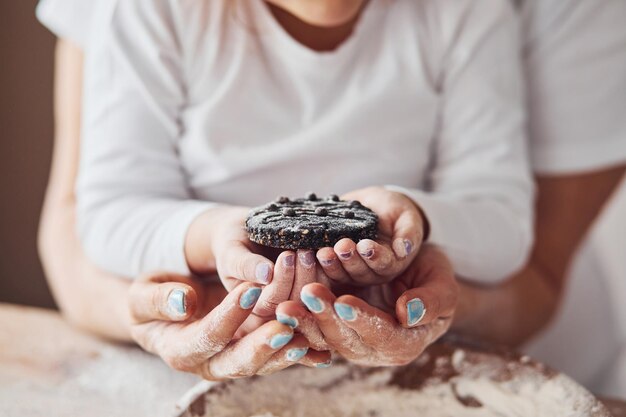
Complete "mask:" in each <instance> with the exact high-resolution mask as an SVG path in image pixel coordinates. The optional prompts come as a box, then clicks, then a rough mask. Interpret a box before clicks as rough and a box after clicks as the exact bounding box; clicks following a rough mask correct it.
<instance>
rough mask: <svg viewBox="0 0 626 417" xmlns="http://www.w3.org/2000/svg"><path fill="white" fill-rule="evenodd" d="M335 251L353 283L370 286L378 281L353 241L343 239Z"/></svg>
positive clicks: (336, 245)
mask: <svg viewBox="0 0 626 417" xmlns="http://www.w3.org/2000/svg"><path fill="white" fill-rule="evenodd" d="M333 249H334V251H335V253H336V254H337V258H338V259H339V260H340V261H341V264H342V266H343V269H344V270H345V271H346V272H347V273H348V275H349V276H350V278H351V281H352V282H355V283H362V284H368V285H369V284H374V283H376V282H377V281H378V280H377V278H378V277H377V276H376V274H374V273H373V271H372V270H371V269H370V267H369V266H367V264H366V263H365V261H363V259H362V258H361V256H360V255H359V254H358V252H357V247H356V244H355V243H354V242H353V241H352V240H350V239H341V240H340V241H339V242H337V243H336V244H335V247H334V248H333Z"/></svg>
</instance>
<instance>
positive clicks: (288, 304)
mask: <svg viewBox="0 0 626 417" xmlns="http://www.w3.org/2000/svg"><path fill="white" fill-rule="evenodd" d="M276 319H277V320H278V321H279V322H281V323H283V324H286V325H288V326H290V327H292V328H294V329H297V330H298V332H300V333H302V335H303V336H304V337H306V339H307V340H308V341H309V345H310V346H311V348H313V349H315V350H318V351H325V350H330V347H329V345H328V343H326V341H325V340H324V334H323V333H322V331H321V330H320V328H319V326H318V325H317V321H315V319H314V318H313V316H312V315H311V313H309V312H308V311H307V310H306V308H305V307H304V306H303V305H302V304H300V303H299V302H297V301H293V300H290V301H285V302H284V303H280V304H279V305H278V308H277V309H276Z"/></svg>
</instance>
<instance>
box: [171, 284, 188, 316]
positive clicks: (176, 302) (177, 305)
mask: <svg viewBox="0 0 626 417" xmlns="http://www.w3.org/2000/svg"><path fill="white" fill-rule="evenodd" d="M167 307H168V308H169V310H170V311H171V312H172V313H174V314H176V315H178V316H184V315H185V314H186V313H187V308H186V307H185V291H183V290H172V292H170V295H168V296H167Z"/></svg>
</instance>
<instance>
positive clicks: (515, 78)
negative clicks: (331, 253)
mask: <svg viewBox="0 0 626 417" xmlns="http://www.w3.org/2000/svg"><path fill="white" fill-rule="evenodd" d="M473 4H474V6H473V7H472V9H471V10H469V11H468V14H467V15H466V16H465V18H464V19H465V23H464V26H463V27H461V29H460V30H459V31H457V32H456V33H455V34H454V38H453V39H452V46H451V48H450V49H449V50H448V53H447V59H446V61H445V62H444V65H443V68H444V77H443V80H442V84H441V85H442V87H441V89H442V96H443V97H442V99H443V102H442V117H441V127H440V132H439V135H438V137H437V140H436V142H435V150H434V152H435V155H436V157H435V164H434V168H433V171H432V175H431V177H430V188H429V189H428V191H419V190H411V189H406V188H399V187H389V188H391V189H395V190H397V191H401V192H404V193H405V194H406V195H408V196H410V197H411V198H412V199H413V200H414V201H415V202H416V203H417V204H418V205H419V206H420V207H421V208H422V210H423V211H424V213H425V215H426V217H427V218H428V221H429V223H430V228H431V234H430V237H429V242H430V243H432V244H435V245H437V246H439V247H440V248H441V249H443V251H444V252H445V253H446V254H447V255H448V257H449V258H450V260H451V262H452V264H453V266H454V268H455V271H456V273H457V274H458V275H459V276H461V277H463V278H465V279H469V280H472V281H476V282H479V283H483V284H494V283H497V282H498V281H499V280H501V279H503V278H506V277H507V276H509V275H510V274H512V273H514V272H515V271H516V270H518V269H519V268H521V267H522V266H523V265H524V264H525V262H526V260H527V256H528V253H529V251H530V247H531V243H532V242H531V241H532V200H533V198H532V197H533V184H532V179H531V175H530V169H529V166H528V160H527V149H526V145H527V144H526V136H525V111H524V98H523V82H522V76H521V63H520V60H521V51H520V46H519V25H518V24H517V19H516V15H515V13H514V11H513V10H512V8H511V7H510V5H509V2H508V1H499V0H479V1H476V2H473Z"/></svg>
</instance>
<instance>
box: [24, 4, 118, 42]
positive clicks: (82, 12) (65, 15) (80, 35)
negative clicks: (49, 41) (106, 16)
mask: <svg viewBox="0 0 626 417" xmlns="http://www.w3.org/2000/svg"><path fill="white" fill-rule="evenodd" d="M99 1H108V0H40V1H39V3H38V4H37V9H36V15H37V19H38V20H39V21H40V22H41V23H42V24H43V25H44V26H45V27H47V28H48V29H49V30H50V31H51V32H52V33H54V34H55V35H56V36H57V37H59V38H62V39H65V40H69V41H71V42H73V43H74V44H76V45H78V46H79V47H81V48H85V46H86V44H87V40H88V38H89V33H90V28H91V25H92V18H93V16H94V14H95V9H96V3H97V2H99Z"/></svg>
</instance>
